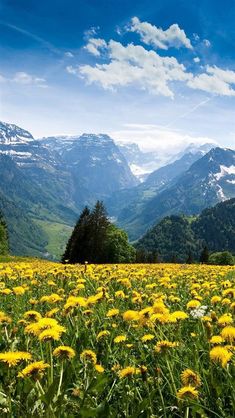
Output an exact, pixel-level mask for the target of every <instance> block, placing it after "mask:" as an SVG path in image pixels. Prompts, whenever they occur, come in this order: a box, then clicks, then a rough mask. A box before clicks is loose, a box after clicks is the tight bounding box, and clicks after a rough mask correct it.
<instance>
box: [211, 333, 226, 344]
mask: <svg viewBox="0 0 235 418" xmlns="http://www.w3.org/2000/svg"><path fill="white" fill-rule="evenodd" d="M223 341H224V340H223V338H222V337H221V336H220V335H212V337H211V339H210V343H211V344H215V345H217V344H221V343H223Z"/></svg>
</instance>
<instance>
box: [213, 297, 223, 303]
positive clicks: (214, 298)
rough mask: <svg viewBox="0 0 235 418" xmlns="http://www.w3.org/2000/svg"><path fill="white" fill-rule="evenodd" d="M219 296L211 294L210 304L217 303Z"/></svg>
mask: <svg viewBox="0 0 235 418" xmlns="http://www.w3.org/2000/svg"><path fill="white" fill-rule="evenodd" d="M221 299H222V298H221V297H220V296H213V297H212V298H211V303H212V305H215V304H216V303H218V302H220V301H221Z"/></svg>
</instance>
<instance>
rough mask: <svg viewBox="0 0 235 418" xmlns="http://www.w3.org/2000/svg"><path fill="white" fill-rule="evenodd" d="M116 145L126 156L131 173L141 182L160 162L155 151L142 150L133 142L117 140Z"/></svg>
mask: <svg viewBox="0 0 235 418" xmlns="http://www.w3.org/2000/svg"><path fill="white" fill-rule="evenodd" d="M117 145H118V147H119V149H120V151H121V153H122V154H123V155H124V157H125V158H126V160H127V162H128V164H129V167H130V169H131V171H132V173H133V174H134V175H135V176H136V177H138V179H139V180H140V181H141V182H142V181H144V180H145V179H146V178H147V176H148V174H149V173H151V172H152V171H154V170H155V169H156V168H157V167H158V166H159V165H160V164H161V159H160V158H159V156H158V155H157V152H147V151H146V152H144V151H142V150H141V149H140V148H139V146H138V145H137V144H135V143H122V142H117Z"/></svg>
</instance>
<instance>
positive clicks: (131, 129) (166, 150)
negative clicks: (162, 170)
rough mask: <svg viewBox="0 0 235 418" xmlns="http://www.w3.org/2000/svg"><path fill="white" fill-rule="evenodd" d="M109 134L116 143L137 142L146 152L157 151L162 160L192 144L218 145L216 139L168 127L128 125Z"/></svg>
mask: <svg viewBox="0 0 235 418" xmlns="http://www.w3.org/2000/svg"><path fill="white" fill-rule="evenodd" d="M109 134H110V136H111V137H112V138H113V139H114V140H116V141H122V142H136V143H137V144H138V145H139V146H140V147H141V148H142V149H144V150H146V151H154V150H155V151H156V150H157V151H158V154H159V157H160V158H162V159H164V157H167V156H168V155H169V154H173V153H177V152H180V151H181V150H183V149H184V148H186V147H187V146H188V145H189V144H191V143H194V144H197V145H202V144H205V143H216V140H215V139H213V138H209V137H206V136H193V135H189V134H185V133H184V132H182V131H177V130H174V129H170V128H167V127H163V126H158V125H147V124H133V123H132V124H126V125H124V127H123V128H122V129H120V130H117V131H111V132H109ZM127 138H128V140H127Z"/></svg>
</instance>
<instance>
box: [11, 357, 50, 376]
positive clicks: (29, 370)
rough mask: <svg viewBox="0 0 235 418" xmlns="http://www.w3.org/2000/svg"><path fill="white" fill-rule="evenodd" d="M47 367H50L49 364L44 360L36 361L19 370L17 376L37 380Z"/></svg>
mask: <svg viewBox="0 0 235 418" xmlns="http://www.w3.org/2000/svg"><path fill="white" fill-rule="evenodd" d="M48 367H50V366H49V364H47V363H44V361H36V362H35V363H32V364H30V365H29V366H27V367H25V368H24V369H23V370H22V371H21V372H19V374H18V377H23V378H24V377H32V378H33V379H34V380H38V379H40V378H41V377H42V375H43V373H44V371H45V369H47V368H48Z"/></svg>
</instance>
